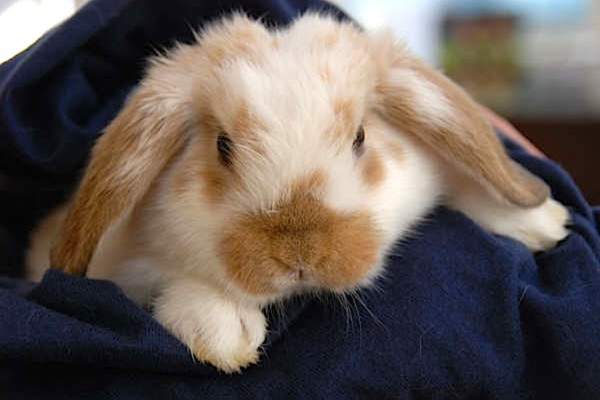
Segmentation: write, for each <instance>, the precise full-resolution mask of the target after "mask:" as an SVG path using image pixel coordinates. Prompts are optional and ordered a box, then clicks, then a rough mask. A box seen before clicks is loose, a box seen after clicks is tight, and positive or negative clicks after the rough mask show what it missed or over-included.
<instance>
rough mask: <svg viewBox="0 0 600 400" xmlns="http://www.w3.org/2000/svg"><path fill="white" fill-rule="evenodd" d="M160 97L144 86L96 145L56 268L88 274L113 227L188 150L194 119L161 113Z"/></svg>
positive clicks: (54, 255)
mask: <svg viewBox="0 0 600 400" xmlns="http://www.w3.org/2000/svg"><path fill="white" fill-rule="evenodd" d="M157 98H158V95H157V94H156V93H155V92H153V90H152V87H150V86H147V85H144V84H141V85H140V87H139V88H138V89H136V90H135V91H134V93H133V94H132V95H131V96H130V97H129V99H128V100H127V102H126V104H125V106H124V108H123V109H122V111H121V112H120V113H119V114H118V115H117V117H116V118H115V119H114V120H113V121H112V122H111V123H110V124H109V126H108V127H107V128H106V131H105V133H104V134H103V135H102V136H101V137H100V139H99V140H98V142H97V143H96V145H95V146H94V148H93V150H92V154H91V159H90V162H89V165H88V166H87V169H86V172H85V174H84V176H83V178H82V180H81V183H80V186H79V188H78V190H77V192H76V193H75V195H74V198H73V200H72V202H71V205H70V207H69V210H68V213H67V216H66V218H65V220H64V222H63V225H62V227H61V231H60V234H59V236H58V238H57V242H56V243H55V244H54V246H53V248H52V250H51V254H50V265H51V267H53V268H58V269H61V270H63V271H65V272H67V273H69V274H73V275H85V273H86V270H87V266H88V264H89V262H90V260H91V258H92V255H93V254H94V251H95V250H96V247H97V245H98V242H99V241H100V238H101V237H102V235H103V234H104V232H105V231H106V230H107V228H108V227H109V226H110V225H111V224H112V223H113V222H114V221H116V220H118V219H119V218H121V217H122V216H123V215H124V214H125V213H126V212H127V211H128V210H131V209H132V208H133V207H135V206H136V205H137V204H138V203H139V201H140V200H141V199H142V197H143V196H144V195H145V194H146V192H147V191H148V189H149V187H150V186H151V184H152V183H153V182H154V180H155V179H156V177H157V176H158V175H159V173H160V172H161V171H162V170H163V169H164V168H165V166H166V165H167V164H168V162H169V160H171V158H172V157H173V156H174V155H175V154H176V153H178V152H179V150H180V149H181V148H182V146H183V144H184V143H185V141H186V138H187V136H186V132H187V125H188V120H189V118H187V117H186V115H185V113H184V112H183V111H182V110H181V107H179V108H175V109H170V110H169V111H168V112H167V111H165V110H163V109H161V108H160V107H159V105H160V104H157V103H159V100H158V99H157ZM163 108H164V107H163Z"/></svg>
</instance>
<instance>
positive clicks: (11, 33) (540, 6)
mask: <svg viewBox="0 0 600 400" xmlns="http://www.w3.org/2000/svg"><path fill="white" fill-rule="evenodd" d="M190 1H198V0H190ZM85 2H86V0H0V62H2V61H5V60H7V59H9V58H10V57H12V56H13V55H14V54H16V53H18V52H19V51H21V50H22V49H24V48H26V47H27V46H28V45H30V44H31V43H33V42H34V41H35V40H36V39H37V38H38V37H39V36H40V35H42V34H43V33H44V32H45V31H46V30H48V29H50V28H51V27H52V26H54V25H56V24H58V23H60V22H61V21H62V20H64V19H65V18H68V17H69V16H70V15H71V14H72V13H73V12H75V10H76V9H77V8H78V7H79V6H81V5H82V4H84V3H85ZM334 3H336V4H337V5H338V6H340V7H341V8H342V9H344V10H345V11H347V12H348V13H349V14H350V15H351V16H353V17H354V18H355V19H356V20H358V21H359V22H360V23H361V24H362V25H364V26H365V27H367V28H370V29H377V28H382V27H389V28H391V29H392V30H393V31H394V32H395V33H396V35H397V36H398V37H399V38H402V39H403V40H405V41H406V42H407V43H408V45H409V47H410V48H411V49H412V50H413V52H415V53H416V54H418V55H419V56H421V57H422V58H424V59H425V60H426V61H428V62H429V63H430V64H432V65H434V66H436V67H438V68H440V69H442V70H443V71H444V72H445V73H446V74H448V75H449V76H450V77H451V78H452V79H454V80H455V81H457V82H458V83H459V84H461V85H462V86H463V87H465V88H466V89H467V90H468V91H469V92H470V93H471V94H472V95H473V96H475V97H476V98H477V99H478V100H479V101H480V102H481V103H483V104H485V105H487V106H488V107H490V108H491V109H493V110H495V111H496V112H497V113H499V114H500V115H502V116H504V117H505V118H507V119H508V120H509V121H510V122H512V123H513V124H514V125H515V126H516V127H517V128H518V129H519V130H520V131H521V132H522V133H523V134H524V135H525V136H526V137H527V138H529V139H530V140H531V141H532V142H533V143H534V144H535V145H536V146H537V147H539V148H540V149H541V150H542V151H543V152H545V153H546V154H547V155H548V156H549V157H551V158H553V159H554V160H556V161H558V162H559V163H561V164H562V165H563V166H564V167H565V168H566V169H567V170H569V172H570V173H571V174H572V175H573V176H574V178H575V180H576V181H577V182H578V184H579V185H580V187H582V189H583V190H584V192H585V195H586V197H587V198H588V200H589V201H590V202H592V203H595V204H600V179H598V178H597V177H596V175H595V174H596V173H597V172H600V156H598V155H596V152H597V149H600V0H335V1H334Z"/></svg>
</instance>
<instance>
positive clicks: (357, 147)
mask: <svg viewBox="0 0 600 400" xmlns="http://www.w3.org/2000/svg"><path fill="white" fill-rule="evenodd" d="M364 143H365V128H363V126H362V125H361V126H359V127H358V130H357V131H356V138H355V139H354V142H352V150H354V152H355V153H356V154H357V155H361V154H362V151H363V144H364Z"/></svg>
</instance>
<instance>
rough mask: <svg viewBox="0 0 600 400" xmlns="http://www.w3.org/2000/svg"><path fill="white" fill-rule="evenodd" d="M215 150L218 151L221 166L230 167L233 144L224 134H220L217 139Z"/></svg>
mask: <svg viewBox="0 0 600 400" xmlns="http://www.w3.org/2000/svg"><path fill="white" fill-rule="evenodd" d="M217 150H218V151H219V158H220V159H221V162H222V163H223V165H225V166H230V165H231V156H232V151H233V142H232V141H231V139H230V138H229V136H228V135H227V134H226V133H225V132H222V133H221V134H220V135H219V137H217Z"/></svg>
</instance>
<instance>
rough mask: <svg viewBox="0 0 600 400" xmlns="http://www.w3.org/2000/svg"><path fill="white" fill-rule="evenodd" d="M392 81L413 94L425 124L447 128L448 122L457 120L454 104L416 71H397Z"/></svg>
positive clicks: (394, 72) (393, 73)
mask: <svg viewBox="0 0 600 400" xmlns="http://www.w3.org/2000/svg"><path fill="white" fill-rule="evenodd" d="M390 81H391V83H392V84H393V85H396V86H398V87H402V88H404V89H405V90H408V91H409V93H411V95H412V97H413V98H414V100H415V101H416V104H415V106H416V107H417V109H418V110H420V113H419V115H420V116H421V118H422V119H423V122H424V123H426V124H432V125H436V126H445V125H448V121H454V120H455V119H456V113H455V111H454V109H453V107H452V104H451V103H450V101H449V100H448V98H446V96H445V95H444V93H442V91H441V90H440V89H439V88H438V87H437V86H435V85H434V84H433V83H431V82H429V81H428V80H425V79H423V78H421V77H419V75H418V74H417V73H416V72H415V71H412V70H408V69H405V70H402V69H395V70H393V71H392V73H391V74H390Z"/></svg>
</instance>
